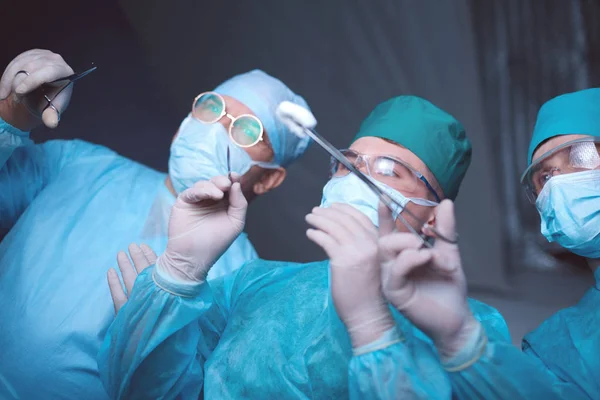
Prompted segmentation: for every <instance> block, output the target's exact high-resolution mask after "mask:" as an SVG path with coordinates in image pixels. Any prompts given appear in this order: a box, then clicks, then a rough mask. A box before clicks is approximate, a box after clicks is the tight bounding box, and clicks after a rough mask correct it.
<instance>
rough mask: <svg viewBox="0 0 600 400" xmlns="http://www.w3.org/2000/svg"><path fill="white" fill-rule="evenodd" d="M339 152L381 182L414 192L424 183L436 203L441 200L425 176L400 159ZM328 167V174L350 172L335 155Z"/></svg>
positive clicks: (353, 152) (348, 151)
mask: <svg viewBox="0 0 600 400" xmlns="http://www.w3.org/2000/svg"><path fill="white" fill-rule="evenodd" d="M340 152H341V153H342V154H343V155H344V156H345V157H346V158H347V159H348V161H349V162H350V163H352V165H354V167H355V168H357V169H361V168H363V167H366V168H365V169H366V171H367V175H369V176H370V177H372V178H374V179H375V180H377V181H379V182H381V183H384V184H386V185H388V186H391V187H394V188H396V189H398V190H400V192H403V191H404V192H407V193H411V192H414V190H415V189H416V188H417V187H418V186H419V185H423V184H424V185H425V186H426V187H427V190H429V191H430V192H431V194H433V196H434V197H435V201H436V202H438V203H439V202H440V201H441V200H440V197H439V196H438V194H437V193H436V191H435V190H434V189H433V187H432V186H431V184H430V183H429V182H428V181H427V178H425V177H424V176H423V174H422V173H420V172H419V171H417V170H416V169H414V168H413V167H411V166H410V165H408V164H407V163H405V162H404V161H402V160H399V159H397V158H395V157H391V156H386V155H368V154H361V153H359V152H357V151H354V150H350V149H343V150H340ZM330 167H331V169H330V176H345V175H348V174H349V173H350V170H349V169H348V168H346V167H345V166H344V164H342V163H341V162H340V161H338V160H337V159H336V158H335V157H331V162H330Z"/></svg>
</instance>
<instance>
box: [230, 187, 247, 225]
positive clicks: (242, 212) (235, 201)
mask: <svg viewBox="0 0 600 400" xmlns="http://www.w3.org/2000/svg"><path fill="white" fill-rule="evenodd" d="M247 210H248V201H247V200H246V197H245V196H244V193H243V192H242V186H241V185H240V183H239V182H235V183H234V184H233V185H232V186H231V190H230V191H229V208H228V209H227V214H228V215H229V217H231V218H236V219H239V220H241V221H246V212H247Z"/></svg>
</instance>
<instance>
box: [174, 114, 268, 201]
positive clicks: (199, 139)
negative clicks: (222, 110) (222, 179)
mask: <svg viewBox="0 0 600 400" xmlns="http://www.w3.org/2000/svg"><path fill="white" fill-rule="evenodd" d="M227 146H229V151H230V162H231V172H235V173H238V174H240V175H244V174H245V173H246V172H248V171H249V170H250V168H252V166H254V165H258V166H260V167H262V168H277V165H275V164H271V163H265V162H258V161H254V160H252V159H251V158H250V156H249V155H248V153H246V151H244V149H242V148H240V147H239V146H237V145H235V144H234V143H233V142H232V141H231V139H230V138H229V135H228V133H227V130H226V129H225V127H224V126H223V125H221V124H219V123H215V124H203V123H202V122H200V121H197V120H195V119H194V118H192V117H189V116H188V117H187V118H186V119H185V120H184V121H183V122H182V124H181V126H180V127H179V133H178V135H177V137H176V138H175V140H174V141H173V144H172V145H171V156H170V158H169V176H170V177H171V181H172V183H173V188H175V191H176V192H177V193H181V192H183V191H184V190H186V189H188V188H190V187H192V186H194V184H195V183H196V182H198V181H207V180H210V179H211V178H213V177H215V176H220V175H227V173H228V171H227Z"/></svg>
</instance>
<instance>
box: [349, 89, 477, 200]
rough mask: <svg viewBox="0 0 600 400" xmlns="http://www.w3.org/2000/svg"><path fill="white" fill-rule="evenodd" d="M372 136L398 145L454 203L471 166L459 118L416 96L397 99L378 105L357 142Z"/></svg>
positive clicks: (468, 148) (469, 146) (365, 121)
mask: <svg viewBox="0 0 600 400" xmlns="http://www.w3.org/2000/svg"><path fill="white" fill-rule="evenodd" d="M366 136H372V137H378V138H382V139H387V140H390V141H392V142H395V143H398V144H399V145H401V146H404V147H406V148H407V149H408V150H410V151H412V152H413V153H414V154H415V155H416V156H417V157H419V158H420V159H421V161H423V163H424V164H425V165H426V166H427V168H429V170H430V171H431V173H432V174H433V176H435V179H436V180H437V181H438V183H439V184H440V187H441V188H442V190H443V191H444V196H445V197H447V198H449V199H452V200H454V199H455V198H456V195H457V194H458V188H459V187H460V184H461V182H462V180H463V178H464V176H465V173H466V172H467V169H468V168H469V165H470V164H471V142H470V141H469V139H468V138H467V135H466V133H465V129H464V128H463V126H462V124H461V123H460V122H458V120H457V119H456V118H454V117H453V116H452V115H450V114H448V113H447V112H446V111H444V110H442V109H441V108H438V107H437V106H435V105H433V104H432V103H430V102H429V101H427V100H425V99H422V98H420V97H417V96H398V97H394V98H392V99H390V100H387V101H384V102H383V103H381V104H379V105H378V106H377V107H375V109H374V110H373V111H372V112H371V114H370V115H369V116H368V117H367V119H365V120H364V121H363V123H362V125H361V126H360V130H359V131H358V134H357V135H356V137H355V138H354V140H355V141H356V140H358V139H360V138H362V137H366Z"/></svg>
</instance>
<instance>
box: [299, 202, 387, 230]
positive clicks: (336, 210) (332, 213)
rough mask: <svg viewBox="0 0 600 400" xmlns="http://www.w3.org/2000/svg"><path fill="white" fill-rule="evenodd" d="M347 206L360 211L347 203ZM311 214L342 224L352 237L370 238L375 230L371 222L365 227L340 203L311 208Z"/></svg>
mask: <svg viewBox="0 0 600 400" xmlns="http://www.w3.org/2000/svg"><path fill="white" fill-rule="evenodd" d="M347 207H349V208H351V209H352V210H353V211H356V212H358V213H360V211H358V210H356V209H355V208H354V207H352V206H348V205H347ZM311 214H314V215H316V216H319V217H323V218H327V219H329V220H332V221H335V222H336V223H337V224H339V225H341V226H343V227H344V228H345V229H346V231H348V232H349V233H351V234H352V235H353V236H354V237H360V238H367V237H368V238H372V237H373V236H374V235H375V234H376V232H377V230H376V229H375V227H374V226H373V224H371V226H370V227H369V228H365V227H364V226H363V224H361V223H360V222H359V221H358V220H357V219H356V218H354V217H353V216H352V215H351V214H349V213H347V209H344V208H343V205H342V204H338V205H337V206H334V205H332V206H331V207H329V208H323V207H315V208H313V209H312V212H311Z"/></svg>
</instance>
